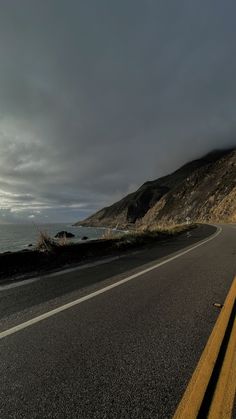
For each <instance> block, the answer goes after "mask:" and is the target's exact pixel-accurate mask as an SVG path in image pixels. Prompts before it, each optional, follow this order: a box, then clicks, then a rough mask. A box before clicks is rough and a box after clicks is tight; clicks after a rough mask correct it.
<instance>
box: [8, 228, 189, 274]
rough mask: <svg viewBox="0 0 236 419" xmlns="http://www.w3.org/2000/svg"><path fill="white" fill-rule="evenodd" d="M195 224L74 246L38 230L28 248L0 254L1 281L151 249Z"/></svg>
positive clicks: (108, 236)
mask: <svg viewBox="0 0 236 419" xmlns="http://www.w3.org/2000/svg"><path fill="white" fill-rule="evenodd" d="M195 226H196V225H178V226H153V227H152V228H151V229H148V228H142V229H139V230H136V231H135V230H133V231H127V232H118V231H117V230H110V231H109V230H108V231H107V232H106V234H105V235H104V236H103V238H101V239H97V240H87V241H81V242H80V243H73V241H72V242H71V240H68V238H66V237H60V238H52V237H51V236H49V235H48V234H47V233H45V232H43V231H40V232H39V236H38V240H37V243H36V245H35V246H34V247H32V248H31V249H25V250H22V251H19V252H12V253H11V252H8V253H6V254H0V282H1V281H3V280H6V279H7V278H8V279H9V278H11V279H13V278H16V279H17V278H19V277H22V276H23V277H26V276H31V275H32V274H39V273H42V274H43V273H45V272H48V271H50V270H55V269H58V268H62V267H65V266H73V265H78V264H79V263H83V262H84V261H87V260H96V259H97V260H98V259H100V258H104V257H107V256H109V255H117V254H119V253H120V252H124V251H125V250H129V249H134V248H138V247H144V246H152V245H154V244H156V243H158V242H160V245H161V242H162V241H166V240H168V239H171V238H172V237H174V236H177V235H179V234H185V232H186V234H188V233H187V232H189V230H191V229H192V228H194V227H195Z"/></svg>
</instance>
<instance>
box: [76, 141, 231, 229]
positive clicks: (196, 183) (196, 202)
mask: <svg viewBox="0 0 236 419" xmlns="http://www.w3.org/2000/svg"><path fill="white" fill-rule="evenodd" d="M187 217H189V218H190V219H191V221H203V222H204V221H206V222H218V221H236V149H233V150H232V149H231V150H223V151H222V150H221V151H215V152H212V153H210V154H208V155H206V156H204V157H203V158H201V159H198V160H195V161H193V162H190V163H187V164H186V165H184V166H182V167H181V168H180V169H178V170H177V171H175V172H174V173H172V174H171V175H168V176H165V177H162V178H160V179H157V180H154V181H150V182H146V183H144V184H143V185H142V186H141V187H140V188H139V189H138V190H137V191H136V192H134V193H132V194H129V195H127V196H126V197H125V198H123V199H121V200H120V201H118V202H116V203H115V204H113V205H111V206H110V207H106V208H103V209H102V210H100V211H98V212H97V213H95V214H94V215H92V216H91V217H89V218H87V219H86V220H84V221H82V222H78V223H77V224H78V225H83V226H91V227H104V226H105V227H115V226H117V224H118V225H119V228H127V227H131V226H133V227H139V226H142V225H145V226H152V225H153V224H159V223H160V224H163V223H164V224H166V223H167V224H169V223H183V222H185V221H186V218H187Z"/></svg>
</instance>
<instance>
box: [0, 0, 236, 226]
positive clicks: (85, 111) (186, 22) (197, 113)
mask: <svg viewBox="0 0 236 419" xmlns="http://www.w3.org/2000/svg"><path fill="white" fill-rule="evenodd" d="M235 12H236V6H235V2H234V1H229V0H226V1H224V2H222V1H221V0H214V1H213V0H199V1H191V0H181V1H178V2H174V1H173V0H172V1H170V0H156V1H151V0H145V1H144V0H142V1H141V0H140V1H138V0H132V1H130V0H122V1H119V2H117V1H115V0H114V1H111V0H107V1H105V0H100V1H95V0H84V1H80V2H78V1H72V0H70V1H65V0H64V1H60V0H50V2H48V1H46V0H44V1H41V2H39V1H38V0H37V1H36V0H28V1H26V0H21V1H20V2H19V1H18V0H5V1H4V0H3V1H2V2H1V13H0V54H1V60H0V190H1V191H2V194H1V196H0V199H1V202H2V204H0V207H1V208H2V209H1V212H0V214H1V213H2V214H4V216H5V218H7V219H8V220H14V221H15V220H16V219H21V220H22V219H27V217H32V216H35V217H37V219H38V220H40V221H43V220H45V221H46V220H47V219H48V217H49V218H50V219H53V220H55V221H56V220H59V219H62V218H63V219H68V220H76V219H77V218H80V217H83V216H85V215H87V214H88V213H89V212H91V211H93V210H95V209H96V208H98V207H100V206H103V205H105V204H108V203H111V202H112V201H113V200H115V199H118V198H120V197H121V196H122V195H123V194H126V193H127V192H130V191H131V190H132V189H135V188H136V187H137V186H138V185H139V184H141V183H142V182H144V181H146V180H147V179H150V178H156V177H158V176H161V175H163V174H165V173H167V172H169V171H171V170H174V169H176V168H177V167H178V166H179V165H180V164H182V163H184V162H185V161H186V160H189V159H192V158H195V157H198V156H200V155H201V154H202V153H205V152H207V151H210V150H211V149H213V148H217V147H226V146H230V145H232V144H235V129H236V121H235V110H234V108H235V106H234V105H235V98H236V82H235V73H236V54H235V45H234V44H235V35H236V29H235V22H234V20H235V19H234V18H235ZM4 193H5V195H4ZM3 195H4V196H3ZM12 217H13V218H12Z"/></svg>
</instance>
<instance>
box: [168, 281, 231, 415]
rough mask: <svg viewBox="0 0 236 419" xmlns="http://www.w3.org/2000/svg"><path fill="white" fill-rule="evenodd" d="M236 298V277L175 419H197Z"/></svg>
mask: <svg viewBox="0 0 236 419" xmlns="http://www.w3.org/2000/svg"><path fill="white" fill-rule="evenodd" d="M235 297H236V277H235V278H234V280H233V283H232V285H231V288H230V290H229V293H228V295H227V297H226V300H225V303H224V306H223V308H222V309H221V312H220V315H219V317H218V319H217V321H216V324H215V326H214V328H213V331H212V333H211V335H210V337H209V340H208V342H207V344H206V346H205V349H204V351H203V353H202V355H201V358H200V360H199V362H198V365H197V367H196V369H195V371H194V373H193V375H192V378H191V380H190V382H189V384H188V386H187V388H186V390H185V393H184V395H183V398H182V400H181V401H180V403H179V406H178V408H177V410H176V412H175V414H174V419H186V418H188V419H195V418H196V417H197V414H198V411H199V409H200V406H201V403H202V400H203V397H204V394H205V392H206V388H207V385H208V382H209V379H210V377H211V374H212V371H213V368H214V365H215V362H216V359H217V356H218V353H219V350H220V346H221V343H222V340H223V337H224V333H225V330H226V327H227V324H228V322H229V318H230V314H231V312H232V308H233V304H234V300H235Z"/></svg>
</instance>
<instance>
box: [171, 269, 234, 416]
mask: <svg viewBox="0 0 236 419" xmlns="http://www.w3.org/2000/svg"><path fill="white" fill-rule="evenodd" d="M235 392H236V277H235V278H234V280H233V283H232V285H231V288H230V290H229V293H228V295H227V297H226V300H225V303H224V305H223V306H222V308H221V312H220V314H219V317H218V319H217V321H216V324H215V326H214V329H213V331H212V333H211V335H210V338H209V340H208V342H207V344H206V346H205V349H204V351H203V353H202V356H201V358H200V360H199V362H198V365H197V367H196V369H195V371H194V373H193V375H192V378H191V380H190V382H189V384H188V386H187V389H186V391H185V393H184V395H183V398H182V400H181V401H180V404H179V406H178V408H177V410H176V412H175V415H174V419H196V418H197V419H204V418H209V419H229V418H232V414H233V413H232V412H233V407H234V399H235Z"/></svg>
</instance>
